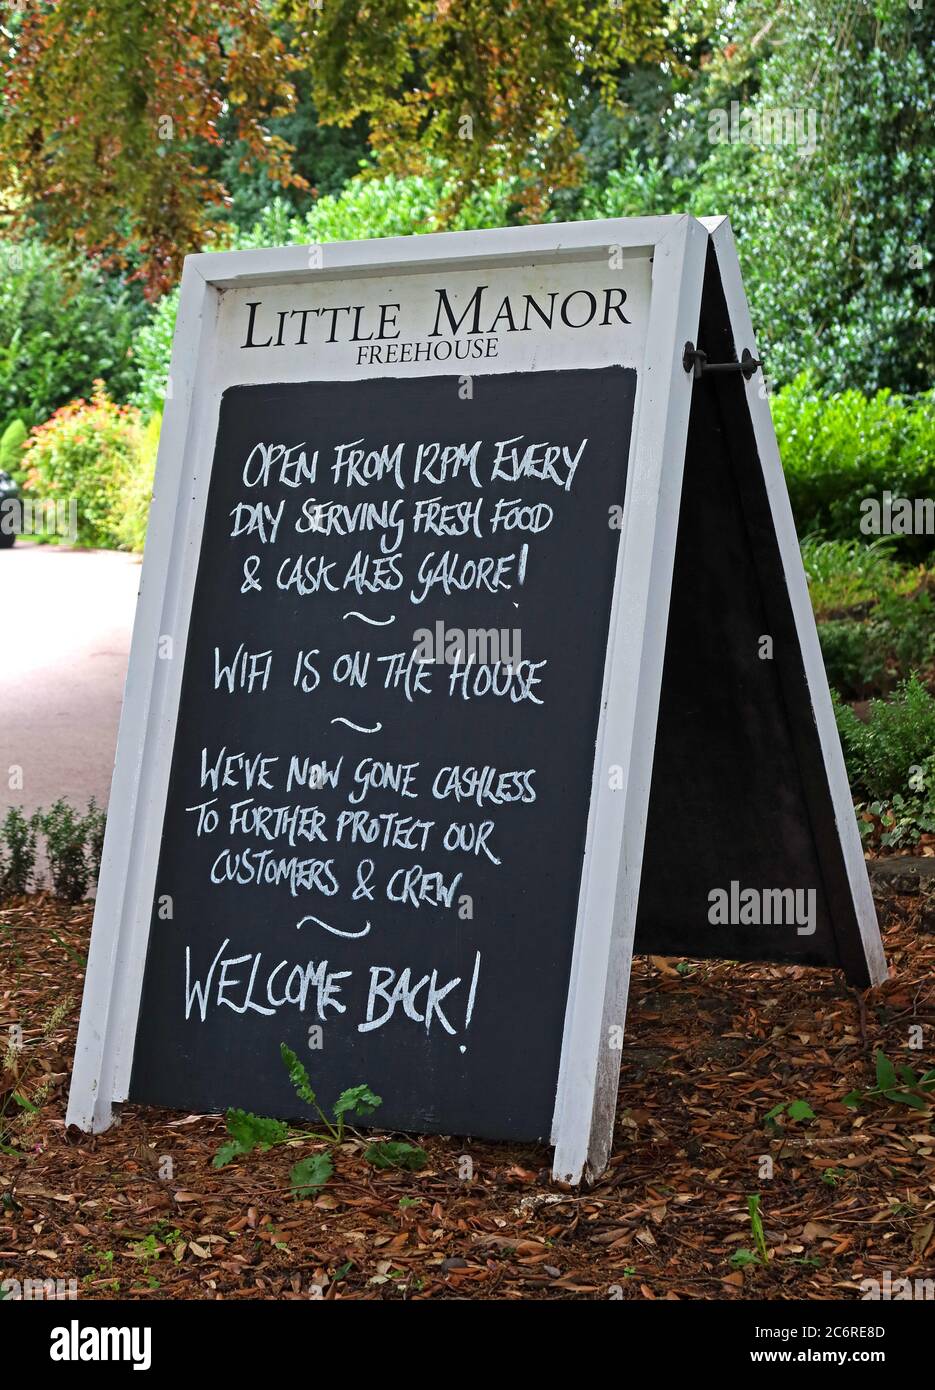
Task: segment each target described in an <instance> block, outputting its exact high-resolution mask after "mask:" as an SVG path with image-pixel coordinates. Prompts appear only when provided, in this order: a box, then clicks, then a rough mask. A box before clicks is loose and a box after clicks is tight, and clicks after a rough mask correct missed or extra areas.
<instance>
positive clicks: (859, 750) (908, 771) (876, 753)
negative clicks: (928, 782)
mask: <svg viewBox="0 0 935 1390" xmlns="http://www.w3.org/2000/svg"><path fill="white" fill-rule="evenodd" d="M835 713H836V716H837V723H838V731H839V733H840V735H841V744H842V747H843V749H844V760H845V762H846V764H847V774H848V778H849V779H850V784H851V790H852V791H853V792H854V794H855V796H858V797H861V798H863V799H869V800H877V801H879V800H884V799H888V798H891V797H893V796H894V795H896V794H899V793H904V792H905V791H906V790H907V788H908V786H909V779H910V777H911V776H912V775H913V769H914V768H920V767H922V766H923V765H924V764H925V763H926V761H927V760H929V759H930V758H931V757H932V750H933V749H935V697H933V696H932V695H931V694H930V692H929V691H928V690H927V689H926V688H925V686H924V685H923V684H922V682H921V681H920V680H919V679H918V677H916V676H913V677H911V678H910V679H909V680H907V681H903V682H902V684H901V685H900V686H899V688H898V690H897V691H896V693H895V695H894V696H893V698H892V699H889V700H872V701H871V702H870V706H869V709H868V711H867V717H866V719H860V718H859V717H858V716H857V715H856V714H855V713H854V711H853V710H852V709H851V708H850V706H849V705H846V704H843V703H842V702H841V700H840V699H837V698H836V699H835Z"/></svg>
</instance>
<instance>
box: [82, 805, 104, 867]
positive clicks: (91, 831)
mask: <svg viewBox="0 0 935 1390" xmlns="http://www.w3.org/2000/svg"><path fill="white" fill-rule="evenodd" d="M106 829H107V812H106V811H103V810H101V808H100V807H99V806H98V804H97V802H96V801H95V800H94V797H93V796H92V797H91V800H90V801H89V802H88V809H87V812H86V813H85V817H84V830H85V841H86V844H87V862H88V873H89V875H90V876H91V878H93V879H94V881H95V882H97V880H98V878H99V877H100V873H101V854H102V853H103V850H104V831H105V830H106Z"/></svg>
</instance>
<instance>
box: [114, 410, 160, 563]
mask: <svg viewBox="0 0 935 1390" xmlns="http://www.w3.org/2000/svg"><path fill="white" fill-rule="evenodd" d="M161 427H162V415H161V414H160V413H159V412H158V411H157V412H156V413H155V414H153V415H151V416H150V417H149V419H148V420H147V422H146V424H145V426H144V427H143V430H142V436H141V441H140V447H139V449H138V450H137V452H136V454H135V456H134V458H133V460H132V462H131V467H130V472H129V474H128V476H127V478H126V481H125V483H124V485H123V487H122V489H121V496H120V516H119V520H118V522H117V536H118V538H119V541H120V545H121V546H122V548H123V549H124V550H142V549H143V545H144V543H145V541H146V527H147V524H148V522H149V504H150V502H151V501H152V496H153V476H154V474H155V471H156V453H157V451H158V449H159V431H160V429H161Z"/></svg>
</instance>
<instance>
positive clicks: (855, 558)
mask: <svg viewBox="0 0 935 1390" xmlns="http://www.w3.org/2000/svg"><path fill="white" fill-rule="evenodd" d="M799 548H800V550H801V552H802V565H803V568H804V570H805V576H806V578H807V580H808V592H809V597H810V598H811V600H812V607H813V608H814V610H815V616H816V618H818V619H819V620H820V619H821V618H825V617H833V616H836V615H837V614H840V613H842V612H844V611H846V610H847V609H851V608H854V607H856V606H857V605H859V604H865V603H872V602H873V601H874V600H875V599H876V598H877V596H878V595H879V594H880V592H881V591H882V590H883V589H884V588H885V587H887V586H891V585H894V584H897V583H899V581H900V579H901V576H902V571H901V569H900V566H899V564H898V563H897V561H896V560H895V558H894V556H893V541H892V537H890V536H881V537H880V539H879V540H876V541H874V542H873V543H872V544H871V545H865V544H864V542H863V541H856V540H851V541H842V540H825V539H824V538H823V537H822V536H815V535H812V536H806V537H805V538H804V539H803V540H802V541H801V542H800V546H799ZM901 587H902V588H907V587H908V588H911V587H912V581H911V580H909V581H903V584H902V586H901Z"/></svg>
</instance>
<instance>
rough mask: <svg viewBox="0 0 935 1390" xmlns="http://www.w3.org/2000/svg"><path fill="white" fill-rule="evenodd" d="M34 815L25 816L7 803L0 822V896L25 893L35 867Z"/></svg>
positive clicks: (14, 895)
mask: <svg viewBox="0 0 935 1390" xmlns="http://www.w3.org/2000/svg"><path fill="white" fill-rule="evenodd" d="M37 829H38V821H37V818H36V817H35V816H30V817H28V818H27V817H26V816H24V815H23V812H22V809H21V808H20V807H18V806H11V807H10V809H9V810H8V811H7V813H6V815H5V816H4V818H3V821H2V823H0V899H3V898H12V897H19V896H21V895H22V894H23V893H28V891H29V883H30V880H31V878H32V876H33V872H34V871H35V867H36V831H37Z"/></svg>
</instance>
